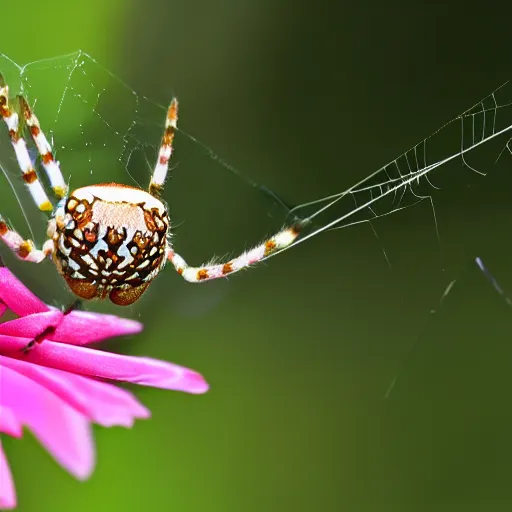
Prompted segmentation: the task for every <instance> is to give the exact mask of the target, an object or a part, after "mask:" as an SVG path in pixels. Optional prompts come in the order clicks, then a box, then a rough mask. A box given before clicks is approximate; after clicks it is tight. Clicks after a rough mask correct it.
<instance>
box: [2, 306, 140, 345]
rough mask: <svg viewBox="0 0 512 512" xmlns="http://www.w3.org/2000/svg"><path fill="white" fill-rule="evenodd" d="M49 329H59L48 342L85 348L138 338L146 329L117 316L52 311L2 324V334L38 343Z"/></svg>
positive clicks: (137, 323) (133, 321) (132, 321)
mask: <svg viewBox="0 0 512 512" xmlns="http://www.w3.org/2000/svg"><path fill="white" fill-rule="evenodd" d="M49 326H57V328H56V330H55V332H54V333H53V334H51V335H50V336H49V337H48V339H50V340H53V341H59V342H62V343H68V344H70V345H85V344H87V343H93V342H97V341H101V340H104V339H107V338H112V337H114V336H121V335H126V334H136V333H138V332H140V331H141V330H142V328H143V326H142V324H141V323H139V322H136V321H135V320H128V319H125V318H119V317H117V316H114V315H102V314H100V313H89V312H86V311H73V312H72V313H70V314H69V315H66V316H64V315H63V314H62V312H61V311H59V310H57V309H51V310H50V311H46V312H44V313H36V314H32V315H27V316H24V317H22V318H16V319H15V320H11V321H9V322H4V323H2V324H0V333H1V334H7V335H9V336H18V337H24V338H30V339H34V338H35V337H36V336H39V335H40V334H41V333H42V332H43V331H44V330H45V329H46V328H47V327H49ZM0 349H1V347H0Z"/></svg>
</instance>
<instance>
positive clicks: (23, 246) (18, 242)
mask: <svg viewBox="0 0 512 512" xmlns="http://www.w3.org/2000/svg"><path fill="white" fill-rule="evenodd" d="M0 240H2V241H3V242H4V243H5V245H7V247H9V249H10V250H11V251H12V252H13V253H14V254H15V255H16V256H17V257H18V258H19V259H20V260H23V261H30V262H32V263H41V262H42V261H43V260H44V259H45V258H46V257H47V256H49V255H50V254H52V253H53V248H54V244H53V240H51V239H50V240H47V241H46V242H45V243H44V245H43V248H42V249H37V248H36V247H35V245H34V242H32V240H25V239H23V237H22V236H21V235H19V234H18V233H16V231H13V230H12V229H10V228H9V226H7V224H6V223H5V222H4V221H3V219H2V217H1V216H0Z"/></svg>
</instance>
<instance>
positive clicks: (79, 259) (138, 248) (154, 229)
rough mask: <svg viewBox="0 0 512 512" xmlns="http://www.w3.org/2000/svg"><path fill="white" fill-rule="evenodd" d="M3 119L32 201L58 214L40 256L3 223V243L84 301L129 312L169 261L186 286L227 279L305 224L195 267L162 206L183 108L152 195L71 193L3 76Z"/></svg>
mask: <svg viewBox="0 0 512 512" xmlns="http://www.w3.org/2000/svg"><path fill="white" fill-rule="evenodd" d="M20 115H22V116H23V118H24V121H25V123H24V124H25V125H26V126H27V128H28V130H29V131H30V135H31V137H32V139H33V141H34V144H35V145H36V147H37V150H38V152H39V155H40V157H41V164H42V166H43V168H44V170H45V172H46V173H47V175H48V178H49V181H50V185H51V187H52V190H53V193H54V195H55V196H56V198H57V200H58V203H57V206H56V208H55V210H54V208H53V205H52V203H51V201H50V200H49V198H48V196H47V194H46V192H45V190H44V188H43V186H42V185H41V182H40V181H39V179H38V177H37V172H36V170H35V169H34V167H33V165H32V161H31V159H30V156H29V153H28V150H27V144H26V142H25V139H24V138H23V133H22V124H21V123H20V120H19V116H20ZM0 116H1V117H2V118H3V119H4V121H5V123H6V124H7V127H8V129H9V135H10V138H11V143H12V146H13V148H14V152H15V154H16V158H17V160H18V165H19V167H20V169H21V172H22V173H23V180H24V181H25V183H26V185H27V187H28V190H29V191H30V193H31V195H32V198H33V199H34V202H35V203H36V204H37V206H38V208H39V209H40V210H42V211H46V212H53V213H52V215H51V218H50V220H49V222H48V230H47V234H48V240H47V241H46V242H45V243H44V245H43V248H42V249H36V248H35V246H34V243H33V242H32V241H31V240H24V239H23V238H22V237H21V236H20V235H19V234H18V233H16V232H15V231H13V230H12V229H10V228H9V227H8V226H7V224H6V223H5V222H4V221H3V220H2V217H1V216H0V239H2V240H3V241H4V242H5V243H6V245H7V246H8V247H9V248H10V249H12V250H13V251H14V253H15V254H16V255H17V256H18V257H19V258H20V259H22V260H26V261H31V262H34V263H40V262H41V261H43V260H44V259H45V258H46V257H51V258H52V259H53V261H54V263H55V265H56V267H57V269H58V271H59V272H60V273H61V274H62V276H63V277H64V279H65V280H66V282H67V284H68V286H69V288H70V289H71V291H72V292H73V293H74V294H75V295H77V296H78V297H80V298H83V299H104V298H106V297H109V298H110V300H111V301H112V302H114V303H115V304H118V305H122V306H126V305H128V304H132V303H133V302H135V301H136V300H137V299H138V298H139V297H140V296H141V295H142V294H143V293H144V291H145V290H146V289H147V287H148V286H149V285H150V284H151V282H152V281H153V279H154V278H155V277H156V275H157V274H158V273H159V272H160V270H162V268H163V267H164V265H165V263H166V261H167V260H169V261H170V262H171V263H172V264H173V266H174V268H175V269H176V271H177V272H178V273H179V274H180V275H181V276H183V278H185V279H186V280H187V281H189V282H192V283H199V282H204V281H209V280H211V279H217V278H219V277H226V276H228V275H230V274H232V273H233V272H237V271H238V270H241V269H243V268H247V267H249V266H250V265H252V264H253V263H256V262H258V261H261V260H262V259H264V258H265V257H267V256H268V255H269V254H271V253H272V252H274V251H277V250H279V249H283V248H284V247H287V246H288V245H290V244H291V243H292V242H293V241H294V240H295V238H297V236H298V235H299V232H300V229H301V227H302V224H296V225H294V226H292V227H289V228H285V229H283V230H282V231H280V232H279V233H277V234H276V235H274V236H273V237H271V238H269V239H267V240H265V241H264V242H263V243H261V244H260V245H258V246H256V247H254V248H253V249H250V250H248V251H245V252H243V253H242V254H241V255H239V256H238V257H236V258H233V259H231V260H229V261H225V262H223V263H218V264H205V265H202V266H200V267H191V266H189V265H187V263H186V262H185V260H184V259H183V258H182V257H181V256H180V255H178V254H177V253H175V252H174V249H173V247H172V245H171V242H170V237H169V216H168V213H167V209H166V207H165V205H164V204H163V203H162V202H161V201H160V199H159V197H160V193H161V191H162V188H163V185H164V183H165V179H166V177H167V172H168V168H169V159H170V157H171V153H172V143H173V139H174V133H175V131H176V123H177V120H178V102H177V100H176V99H173V100H172V101H171V104H170V106H169V109H168V110H167V116H166V120H165V129H164V134H163V137H162V142H161V145H160V150H159V152H158V159H157V163H156V165H155V168H154V171H153V175H152V176H151V180H150V184H149V188H148V191H147V192H146V191H144V190H142V189H140V188H135V187H129V186H126V185H120V184H117V183H104V184H100V185H90V186H86V187H82V188H79V189H76V190H74V191H73V192H72V193H71V194H69V195H68V187H67V185H66V182H65V180H64V177H63V175H62V173H61V171H60V166H59V163H58V162H57V161H56V160H55V159H54V156H53V153H52V149H51V146H50V144H49V142H48V140H47V139H46V137H45V135H44V133H43V131H42V130H41V127H40V125H39V121H38V119H37V117H36V116H35V115H34V113H33V112H32V110H31V109H30V107H29V105H28V103H27V102H26V100H25V99H24V98H23V97H21V96H18V97H17V102H16V105H15V107H14V108H11V107H10V105H9V91H8V88H7V85H6V84H5V82H4V80H3V77H2V75H0Z"/></svg>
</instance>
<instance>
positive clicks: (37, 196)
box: [0, 74, 53, 212]
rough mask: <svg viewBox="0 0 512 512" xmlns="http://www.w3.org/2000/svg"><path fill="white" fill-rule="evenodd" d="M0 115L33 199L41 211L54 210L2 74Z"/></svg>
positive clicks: (0, 82)
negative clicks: (40, 178) (11, 103)
mask: <svg viewBox="0 0 512 512" xmlns="http://www.w3.org/2000/svg"><path fill="white" fill-rule="evenodd" d="M0 116H2V118H3V120H4V121H5V124H6V125H7V128H8V130H9V136H10V137H11V143H12V146H13V148H14V152H15V153H16V159H17V160H18V166H19V168H20V170H21V172H22V173H23V181H24V182H25V183H26V185H27V188H28V190H29V192H30V195H31V196H32V199H33V200H34V202H35V203H36V205H37V207H38V208H39V209H40V210H41V211H44V212H51V211H52V210H53V206H52V203H51V202H50V200H49V199H48V196H47V195H46V192H45V191H44V188H43V186H42V184H41V182H40V181H39V179H38V178H37V173H36V170H35V169H34V166H33V165H32V161H31V159H30V155H29V153H28V150H27V143H26V142H25V139H24V138H23V136H22V134H21V130H20V123H19V116H18V113H17V112H15V111H12V110H11V109H10V108H9V88H8V86H7V84H6V83H5V81H4V78H3V76H2V75H1V74H0Z"/></svg>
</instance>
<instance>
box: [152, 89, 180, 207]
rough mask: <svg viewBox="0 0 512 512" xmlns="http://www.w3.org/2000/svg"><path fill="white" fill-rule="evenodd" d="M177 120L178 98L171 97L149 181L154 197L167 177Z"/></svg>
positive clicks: (158, 194) (158, 193)
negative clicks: (156, 157) (156, 158)
mask: <svg viewBox="0 0 512 512" xmlns="http://www.w3.org/2000/svg"><path fill="white" fill-rule="evenodd" d="M177 122H178V100H177V99H176V98H173V100H172V101H171V104H170V105H169V109H168V110H167V116H166V118H165V129H164V135H163V137H162V143H161V144H160V150H159V151H158V160H157V162H156V164H155V168H154V170H153V175H152V176H151V181H150V183H149V193H150V194H151V195H153V196H155V197H159V196H160V193H161V191H162V188H163V186H164V183H165V178H166V177H167V172H168V171H169V159H170V158H171V154H172V141H173V139H174V133H175V131H176V125H177Z"/></svg>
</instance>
